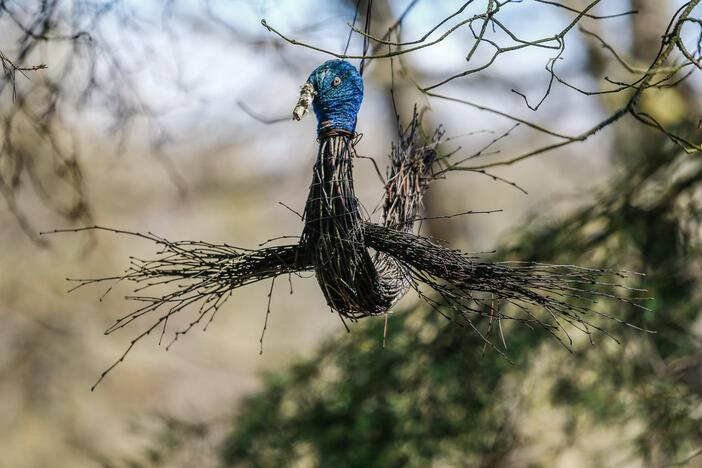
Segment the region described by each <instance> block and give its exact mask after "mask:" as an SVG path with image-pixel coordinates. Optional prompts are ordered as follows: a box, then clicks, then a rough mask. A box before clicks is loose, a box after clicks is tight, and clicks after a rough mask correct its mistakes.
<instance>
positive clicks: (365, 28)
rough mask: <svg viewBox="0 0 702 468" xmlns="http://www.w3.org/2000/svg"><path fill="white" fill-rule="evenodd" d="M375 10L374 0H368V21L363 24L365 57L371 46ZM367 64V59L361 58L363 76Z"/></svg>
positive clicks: (360, 68) (360, 69)
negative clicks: (372, 16) (372, 21)
mask: <svg viewBox="0 0 702 468" xmlns="http://www.w3.org/2000/svg"><path fill="white" fill-rule="evenodd" d="M372 12H373V0H368V7H367V8H366V21H365V24H364V25H363V32H364V33H365V34H364V35H363V56H364V57H365V56H366V55H367V54H368V48H369V47H370V39H369V38H370V34H371V15H372ZM365 65H366V59H365V58H363V59H361V66H360V67H359V71H360V73H361V76H363V71H364V68H365Z"/></svg>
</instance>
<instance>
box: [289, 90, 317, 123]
mask: <svg viewBox="0 0 702 468" xmlns="http://www.w3.org/2000/svg"><path fill="white" fill-rule="evenodd" d="M315 94H317V93H316V92H315V91H314V86H312V83H309V82H307V83H305V84H304V85H302V88H301V89H300V99H298V100H297V105H296V106H295V109H293V120H300V119H302V117H304V115H305V114H306V113H307V111H308V110H310V106H311V105H312V101H313V100H314V96H315Z"/></svg>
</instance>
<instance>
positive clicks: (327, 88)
mask: <svg viewBox="0 0 702 468" xmlns="http://www.w3.org/2000/svg"><path fill="white" fill-rule="evenodd" d="M336 77H338V78H339V79H340V80H341V82H340V83H339V85H338V86H333V84H332V83H333V82H334V78H336ZM307 81H308V82H309V83H311V84H312V86H314V90H315V91H316V93H317V95H316V96H315V97H314V101H312V107H313V108H314V113H315V114H316V115H317V134H318V135H321V134H322V133H323V132H324V131H326V130H329V129H340V130H346V131H349V132H354V131H355V130H356V115H357V114H358V110H359V109H360V107H361V101H363V78H361V75H360V74H359V73H358V70H356V67H354V66H353V65H351V64H350V63H349V62H345V61H343V60H329V61H327V62H324V63H323V64H322V65H320V66H319V67H317V69H316V70H315V71H313V72H312V74H311V75H310V77H309V78H308V79H307Z"/></svg>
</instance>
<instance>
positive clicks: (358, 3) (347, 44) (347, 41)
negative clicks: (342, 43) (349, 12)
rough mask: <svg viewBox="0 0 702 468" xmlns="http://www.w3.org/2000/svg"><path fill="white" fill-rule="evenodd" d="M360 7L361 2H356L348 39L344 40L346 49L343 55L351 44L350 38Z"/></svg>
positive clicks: (359, 0)
mask: <svg viewBox="0 0 702 468" xmlns="http://www.w3.org/2000/svg"><path fill="white" fill-rule="evenodd" d="M360 6H361V0H356V11H355V12H354V13H353V22H352V24H351V26H352V27H351V29H349V37H348V38H347V39H346V47H344V55H346V54H347V53H348V51H349V45H350V44H351V36H352V35H353V29H354V28H355V27H356V20H357V19H358V9H359V7H360Z"/></svg>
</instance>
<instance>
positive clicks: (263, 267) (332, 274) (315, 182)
mask: <svg viewBox="0 0 702 468" xmlns="http://www.w3.org/2000/svg"><path fill="white" fill-rule="evenodd" d="M362 99H363V80H362V78H361V75H360V74H359V73H358V71H357V70H356V68H355V67H354V66H353V65H351V64H350V63H348V62H346V61H342V60H330V61H328V62H325V63H324V64H322V65H321V66H319V67H318V68H317V69H316V70H314V71H313V72H312V74H311V75H310V76H309V78H308V80H307V82H306V83H305V84H304V86H303V87H302V89H301V92H300V99H299V101H298V103H297V106H296V107H295V109H294V111H293V118H294V119H296V120H300V119H301V118H302V117H303V116H304V115H305V113H306V112H307V111H308V110H309V108H310V107H312V108H313V109H314V113H315V114H316V116H317V121H318V124H317V137H318V141H319V148H318V152H317V158H316V161H315V163H314V167H313V170H312V182H311V184H310V189H309V195H308V198H307V202H306V206H305V210H304V228H303V230H302V235H301V237H300V241H299V242H298V243H297V244H290V245H282V246H274V247H263V248H259V249H254V250H251V249H243V248H238V247H233V246H230V245H219V244H211V243H207V242H199V241H198V242H195V241H169V240H167V239H164V238H161V237H158V236H156V235H154V234H151V233H148V234H142V233H134V232H126V231H119V230H114V229H107V228H102V227H97V226H94V227H90V228H85V229H103V230H109V231H112V232H117V233H121V234H129V235H134V236H138V237H140V238H144V239H148V240H150V241H153V242H155V243H156V244H158V245H159V246H161V249H160V251H159V252H158V254H157V255H156V257H155V258H152V259H145V260H140V259H134V258H133V259H132V260H131V263H130V266H129V268H128V269H127V270H126V271H125V272H124V273H123V274H121V275H117V276H110V277H106V278H96V279H80V280H75V281H78V285H77V286H76V287H81V286H84V285H87V284H94V283H97V282H105V281H131V282H134V283H136V285H137V286H136V288H135V294H134V295H131V296H127V298H128V299H133V300H135V301H138V302H139V303H140V304H141V305H142V306H141V307H140V308H138V309H137V310H135V311H133V312H130V313H129V314H127V315H125V316H123V317H121V318H119V319H117V320H116V322H115V323H114V324H113V325H112V326H111V327H110V328H109V329H108V330H106V334H109V333H112V332H114V331H116V330H119V329H122V328H124V327H126V326H128V325H130V324H132V323H134V322H135V321H136V320H139V319H141V318H144V317H146V316H147V315H148V316H151V315H153V320H152V322H151V323H150V325H148V326H147V327H146V329H145V330H143V331H142V332H140V334H138V335H137V336H136V337H135V338H134V339H133V340H132V341H131V342H130V345H129V346H128V348H127V349H126V351H125V352H124V354H123V355H121V356H120V358H119V359H118V360H117V361H115V363H114V364H113V365H112V366H110V367H109V368H108V369H107V370H106V371H105V372H104V373H103V374H102V375H101V376H100V378H99V379H98V382H97V383H96V384H95V385H97V384H98V383H99V382H100V381H101V380H102V379H103V378H104V376H105V375H106V374H107V373H108V372H109V371H110V370H112V369H113V368H114V367H115V366H116V365H117V364H118V363H120V362H122V360H123V359H124V357H125V356H126V354H127V353H129V351H130V350H131V349H132V348H133V347H134V345H135V344H136V343H137V342H139V341H140V340H141V339H142V338H144V337H145V336H147V335H149V334H151V333H152V332H155V333H157V334H159V335H160V339H159V343H161V340H162V339H163V337H164V335H166V334H167V333H168V332H170V330H169V328H168V327H169V322H172V318H173V317H174V316H175V315H177V314H181V313H187V311H190V313H192V314H193V316H192V319H190V320H188V321H187V325H186V326H185V327H184V328H180V329H176V330H175V331H173V333H172V339H171V344H172V343H173V342H175V341H176V340H177V339H178V338H179V337H180V336H182V335H184V334H186V333H188V332H189V331H190V330H191V329H192V328H193V327H195V326H196V325H198V324H202V325H204V327H205V329H206V328H207V325H209V323H211V322H212V320H213V319H214V317H215V314H216V313H217V311H218V310H219V309H220V308H221V307H222V305H223V304H224V303H225V301H226V300H227V299H228V298H229V297H230V296H231V293H232V291H233V290H235V289H237V288H239V287H241V286H244V285H247V284H251V283H254V282H258V281H261V280H265V279H272V280H273V281H275V278H276V277H278V276H280V275H290V274H297V273H300V272H303V271H313V272H314V274H315V276H316V278H317V281H318V283H319V285H320V287H321V289H322V292H323V294H324V296H325V298H326V301H327V303H328V304H329V306H330V307H331V308H332V309H333V310H334V311H336V312H337V313H338V314H339V315H340V316H341V317H342V319H343V318H349V319H351V320H356V319H360V318H363V317H367V316H375V315H380V314H386V313H387V312H388V311H389V309H390V308H391V307H392V306H393V304H395V302H396V301H397V300H398V299H399V298H400V297H402V296H403V295H404V294H405V293H406V292H407V291H408V290H409V289H413V290H415V291H416V293H417V295H418V297H419V298H420V299H422V300H423V301H424V302H425V303H426V304H427V305H428V306H429V307H430V308H431V309H432V310H434V311H436V312H437V313H439V314H441V315H443V316H445V317H446V318H448V319H450V320H453V321H454V322H455V323H456V324H457V325H458V326H463V327H466V328H468V329H472V330H473V331H475V332H477V333H479V334H480V335H481V336H482V337H483V339H484V340H485V341H486V344H489V345H490V346H491V347H492V348H493V349H495V350H496V351H497V352H500V353H503V352H504V350H505V345H504V343H503V346H501V347H500V346H499V345H497V344H496V343H493V340H491V338H490V336H489V330H490V327H491V326H492V323H493V321H497V322H498V323H500V322H501V321H502V320H510V321H517V322H523V323H526V324H527V325H530V326H534V325H536V326H539V327H542V328H544V329H545V330H547V331H548V332H550V333H551V334H552V335H553V336H554V337H555V338H556V339H558V340H559V341H560V342H561V343H563V344H564V345H565V346H569V345H570V344H572V340H571V337H570V334H569V333H570V332H571V331H573V330H580V331H582V332H583V333H585V334H587V335H591V333H592V332H593V331H601V332H604V333H606V332H605V331H604V330H602V329H601V328H600V320H599V318H600V317H602V316H603V314H602V312H601V311H597V310H594V307H593V303H594V302H596V300H597V299H598V298H609V299H615V300H617V301H620V302H622V303H625V304H626V305H627V306H630V307H638V308H643V306H641V305H640V304H638V302H637V301H638V300H639V299H638V298H636V297H635V296H636V295H637V294H638V292H639V291H641V290H639V289H633V288H629V287H626V286H624V285H622V284H620V283H621V282H622V279H623V278H624V277H626V276H627V274H626V273H625V272H617V271H605V270H600V269H590V268H585V267H578V266H572V265H568V266H563V265H546V264H540V263H528V262H482V261H480V259H479V258H478V257H476V256H475V255H470V254H466V253H463V252H460V251H457V250H453V249H451V248H448V247H446V246H444V245H441V244H440V243H438V242H436V241H434V240H433V239H431V238H429V237H425V236H421V235H418V234H414V233H413V232H412V231H413V226H414V223H415V220H416V219H417V213H418V209H419V207H420V204H421V201H422V196H423V195H424V193H425V191H426V189H427V187H428V186H429V185H430V183H432V182H435V181H437V180H440V177H437V174H438V173H440V172H442V171H439V170H437V167H438V165H439V164H440V160H441V157H440V156H439V148H438V147H439V144H440V142H441V138H442V136H443V131H442V130H441V129H438V130H436V131H434V133H433V134H431V135H430V136H429V137H428V138H425V137H423V136H422V132H421V131H420V128H419V126H420V121H419V120H420V119H419V117H418V115H417V113H416V112H415V114H414V115H413V118H412V119H411V122H410V123H409V124H408V125H407V127H404V128H403V129H402V130H401V131H400V134H399V136H398V139H397V141H395V142H394V143H393V145H392V149H391V153H390V165H389V167H388V170H387V177H386V183H385V198H384V201H383V205H382V206H383V210H382V213H383V217H382V221H381V223H373V222H371V221H370V220H369V219H367V216H366V215H365V211H364V210H363V209H362V207H361V205H360V203H359V201H358V199H357V198H356V195H355V192H354V185H353V170H352V166H353V161H354V158H355V157H356V153H355V149H354V147H355V144H356V141H357V138H356V133H355V129H356V118H357V113H358V111H359V108H360V106H361V102H362ZM612 277H614V278H615V280H618V281H613V280H612ZM602 278H604V280H603V279H602ZM273 284H274V283H272V284H271V292H272V288H273ZM154 288H158V289H156V290H157V291H159V293H158V294H156V293H154V294H152V295H147V293H146V292H145V291H148V290H151V291H154ZM164 288H165V292H164ZM108 291H109V289H108ZM269 299H270V294H269ZM269 306H270V303H269ZM266 318H267V317H266ZM608 318H612V317H608ZM613 319H614V320H617V319H616V318H613ZM627 325H628V324H627ZM632 326H633V325H632ZM486 329H487V331H488V333H485V331H486ZM169 346H170V345H169ZM93 388H94V387H93Z"/></svg>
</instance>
